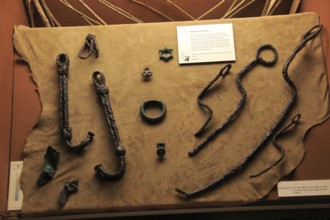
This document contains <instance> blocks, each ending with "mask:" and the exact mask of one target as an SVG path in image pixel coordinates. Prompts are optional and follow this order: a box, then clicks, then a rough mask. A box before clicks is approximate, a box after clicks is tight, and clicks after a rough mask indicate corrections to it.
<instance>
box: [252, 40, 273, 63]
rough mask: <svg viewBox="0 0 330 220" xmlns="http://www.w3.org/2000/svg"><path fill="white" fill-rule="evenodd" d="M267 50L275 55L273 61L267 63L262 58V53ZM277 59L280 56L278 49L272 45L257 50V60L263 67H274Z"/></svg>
mask: <svg viewBox="0 0 330 220" xmlns="http://www.w3.org/2000/svg"><path fill="white" fill-rule="evenodd" d="M265 50H270V51H271V52H272V53H273V60H270V61H266V60H264V59H263V58H262V57H261V56H260V54H261V52H262V51H265ZM277 57H278V54H277V51H276V49H275V48H274V47H273V46H272V45H270V44H266V45H263V46H261V47H260V48H259V49H258V50H257V55H256V60H257V62H259V63H260V64H261V65H263V66H274V64H275V63H276V61H277Z"/></svg>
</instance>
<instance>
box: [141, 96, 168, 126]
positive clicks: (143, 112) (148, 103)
mask: <svg viewBox="0 0 330 220" xmlns="http://www.w3.org/2000/svg"><path fill="white" fill-rule="evenodd" d="M150 106H157V107H158V108H160V110H161V112H160V114H159V115H156V116H150V115H147V113H146V109H147V108H149V107H150ZM166 110H167V109H166V105H165V103H164V102H162V101H159V100H148V101H144V102H143V103H142V104H141V107H140V113H141V116H142V118H143V119H144V120H145V121H147V122H152V123H154V122H160V121H161V120H163V119H164V118H165V115H166Z"/></svg>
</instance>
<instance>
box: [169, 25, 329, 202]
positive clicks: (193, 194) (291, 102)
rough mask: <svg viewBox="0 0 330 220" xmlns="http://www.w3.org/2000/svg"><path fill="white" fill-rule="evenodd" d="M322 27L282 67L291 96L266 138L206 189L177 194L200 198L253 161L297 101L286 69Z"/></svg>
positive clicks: (311, 32) (312, 31)
mask: <svg viewBox="0 0 330 220" xmlns="http://www.w3.org/2000/svg"><path fill="white" fill-rule="evenodd" d="M322 28H323V26H322V25H315V26H314V27H312V28H311V29H309V30H308V31H307V32H306V33H305V34H304V35H303V36H302V38H301V41H300V43H299V44H298V46H297V47H296V48H295V49H294V50H293V52H292V54H291V55H290V57H289V58H288V59H287V61H286V62H285V63H284V65H283V69H282V76H283V78H284V80H285V81H286V83H287V84H288V85H289V87H290V90H291V96H290V99H289V101H288V103H287V105H286V106H285V108H284V110H283V111H282V113H281V115H280V117H279V119H278V121H277V122H276V123H275V124H274V125H273V126H272V127H271V129H270V130H269V131H268V132H267V134H266V136H265V137H264V138H263V140H262V141H261V142H260V143H259V144H258V145H257V146H256V147H255V148H254V149H253V150H252V151H251V152H250V154H249V155H248V156H247V157H246V158H245V159H244V160H243V161H241V162H240V164H238V165H237V166H236V167H234V168H233V169H232V170H230V171H229V172H228V173H226V174H224V175H223V176H221V177H220V178H218V179H217V180H216V181H214V182H212V183H211V184H209V185H207V186H206V187H203V188H201V189H198V190H196V191H193V192H185V191H183V190H181V189H179V188H176V189H175V191H176V192H178V193H179V194H181V195H183V196H184V197H186V198H193V197H198V196H201V195H202V194H204V193H206V192H208V191H210V190H211V189H214V188H216V187H217V186H219V185H220V184H222V183H223V182H224V181H226V180H227V179H229V178H230V177H232V176H234V175H236V174H238V173H239V172H240V171H241V170H242V169H243V168H245V167H246V165H247V164H248V163H249V162H250V161H251V160H252V159H253V157H254V156H255V155H256V154H257V152H259V151H260V150H261V149H262V147H263V146H264V145H265V144H266V143H267V142H268V141H269V140H270V138H271V137H272V136H273V135H274V133H275V132H276V130H277V129H278V128H279V127H280V126H281V125H282V123H283V122H284V120H285V119H286V118H287V116H288V115H289V114H290V112H291V110H292V107H293V106H294V104H295V102H296V99H297V87H296V85H295V84H294V82H293V81H292V80H291V79H290V77H289V75H288V69H289V66H290V64H291V62H292V61H293V59H294V58H295V57H296V55H297V54H298V53H299V51H301V50H302V49H303V48H304V47H305V45H306V44H307V43H308V42H309V41H310V40H312V39H314V38H315V37H316V36H317V35H318V34H319V33H320V32H321V31H322Z"/></svg>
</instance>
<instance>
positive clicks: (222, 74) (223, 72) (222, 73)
mask: <svg viewBox="0 0 330 220" xmlns="http://www.w3.org/2000/svg"><path fill="white" fill-rule="evenodd" d="M230 69H231V64H227V65H226V66H224V67H223V68H222V69H221V70H220V72H219V73H218V74H217V75H216V76H215V78H214V79H213V80H212V81H211V82H209V83H208V84H207V85H206V87H205V88H204V89H203V90H202V91H201V93H200V94H199V95H198V97H197V102H198V105H199V106H201V107H203V108H205V109H206V111H207V119H206V121H205V122H204V123H203V124H202V126H201V128H200V129H199V130H198V131H197V132H196V133H195V137H199V136H201V135H202V134H203V133H204V131H205V129H206V126H207V125H208V124H209V123H210V121H211V118H212V115H213V110H212V109H211V107H210V106H208V105H207V104H205V103H203V102H202V98H203V97H204V96H206V95H207V93H208V91H209V89H210V87H211V86H212V85H213V84H214V83H215V82H216V81H217V80H218V79H219V78H220V77H222V79H224V77H225V76H226V75H227V74H228V73H229V70H230Z"/></svg>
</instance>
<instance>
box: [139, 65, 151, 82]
mask: <svg viewBox="0 0 330 220" xmlns="http://www.w3.org/2000/svg"><path fill="white" fill-rule="evenodd" d="M141 76H142V77H143V79H144V80H150V78H151V76H152V72H151V70H150V69H149V68H148V67H146V68H144V70H143V72H142V73H141Z"/></svg>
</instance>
